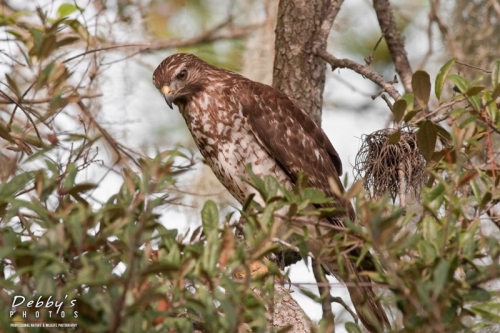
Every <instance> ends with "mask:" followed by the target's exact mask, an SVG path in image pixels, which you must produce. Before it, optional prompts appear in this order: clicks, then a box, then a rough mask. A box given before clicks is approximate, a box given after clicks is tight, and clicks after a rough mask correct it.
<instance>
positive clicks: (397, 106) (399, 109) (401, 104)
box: [392, 99, 408, 124]
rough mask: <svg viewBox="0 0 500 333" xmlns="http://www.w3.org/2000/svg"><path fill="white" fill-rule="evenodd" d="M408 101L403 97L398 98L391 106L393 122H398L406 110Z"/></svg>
mask: <svg viewBox="0 0 500 333" xmlns="http://www.w3.org/2000/svg"><path fill="white" fill-rule="evenodd" d="M407 106H408V103H407V102H406V101H405V100H404V99H398V100H397V101H396V102H395V103H394V105H393V106H392V113H393V114H394V123H396V124H399V123H400V122H401V120H402V119H403V116H404V114H405V112H406V107H407Z"/></svg>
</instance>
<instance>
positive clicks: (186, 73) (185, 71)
mask: <svg viewBox="0 0 500 333" xmlns="http://www.w3.org/2000/svg"><path fill="white" fill-rule="evenodd" d="M187 75H188V72H187V70H185V69H183V70H182V71H180V72H179V74H177V78H178V79H179V80H184V79H185V78H186V77H187Z"/></svg>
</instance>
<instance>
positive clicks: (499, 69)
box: [491, 60, 500, 87]
mask: <svg viewBox="0 0 500 333" xmlns="http://www.w3.org/2000/svg"><path fill="white" fill-rule="evenodd" d="M499 84H500V60H497V61H495V62H494V63H493V68H492V69H491V86H492V87H497V86H498V85H499Z"/></svg>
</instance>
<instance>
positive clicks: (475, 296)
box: [464, 287, 491, 302]
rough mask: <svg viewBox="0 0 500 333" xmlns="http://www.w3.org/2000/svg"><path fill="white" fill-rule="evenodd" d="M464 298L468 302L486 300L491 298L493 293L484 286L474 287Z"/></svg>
mask: <svg viewBox="0 0 500 333" xmlns="http://www.w3.org/2000/svg"><path fill="white" fill-rule="evenodd" d="M464 299H465V300H466V301H468V302H486V301H489V300H490V299H491V294H490V293H489V292H488V291H487V290H485V289H483V288H480V287H474V288H472V289H471V290H470V291H469V293H468V294H466V295H465V296H464Z"/></svg>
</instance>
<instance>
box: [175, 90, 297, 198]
mask: <svg viewBox="0 0 500 333" xmlns="http://www.w3.org/2000/svg"><path fill="white" fill-rule="evenodd" d="M181 113H182V114H183V116H184V118H185V119H186V123H187V125H188V127H189V130H190V131H191V134H192V136H193V139H194V141H195V143H196V145H197V147H198V148H199V150H200V152H201V154H202V155H203V157H204V158H205V160H206V162H207V164H208V165H209V166H210V167H211V169H212V171H213V172H214V173H215V175H216V176H217V178H218V179H219V181H220V182H221V183H222V184H223V185H224V187H226V188H227V189H228V191H229V192H230V193H231V194H232V195H233V196H234V197H235V198H236V199H237V200H238V201H239V202H240V203H242V202H243V201H244V200H245V198H246V197H247V196H248V195H250V194H252V193H254V194H256V197H255V199H256V200H257V201H262V199H261V198H260V195H259V194H258V192H257V191H256V190H255V189H254V188H253V187H251V186H250V185H249V184H248V183H246V182H245V181H244V179H248V175H247V174H246V170H245V166H246V165H247V164H251V165H252V170H253V172H254V173H255V174H256V175H258V176H260V177H263V176H265V175H272V176H274V177H276V178H277V180H278V181H279V182H280V183H281V184H282V185H284V186H286V187H288V188H291V187H292V183H291V181H290V179H289V178H288V176H287V175H286V173H285V172H284V171H283V170H282V168H281V166H280V165H279V164H278V163H277V162H276V160H275V159H274V158H273V157H272V156H271V155H270V154H269V153H268V152H267V150H266V149H265V148H264V147H263V146H262V145H261V144H260V143H259V141H258V139H257V138H256V136H255V134H254V132H253V131H252V128H251V127H250V125H249V123H248V121H247V119H246V118H245V117H244V116H243V113H242V111H241V105H240V104H239V103H238V102H237V101H235V100H231V99H229V101H228V102H226V103H225V104H224V105H221V104H218V103H215V101H214V100H213V99H211V98H210V97H207V95H204V98H198V99H193V100H192V101H191V102H190V103H188V104H187V105H186V106H184V107H181Z"/></svg>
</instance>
